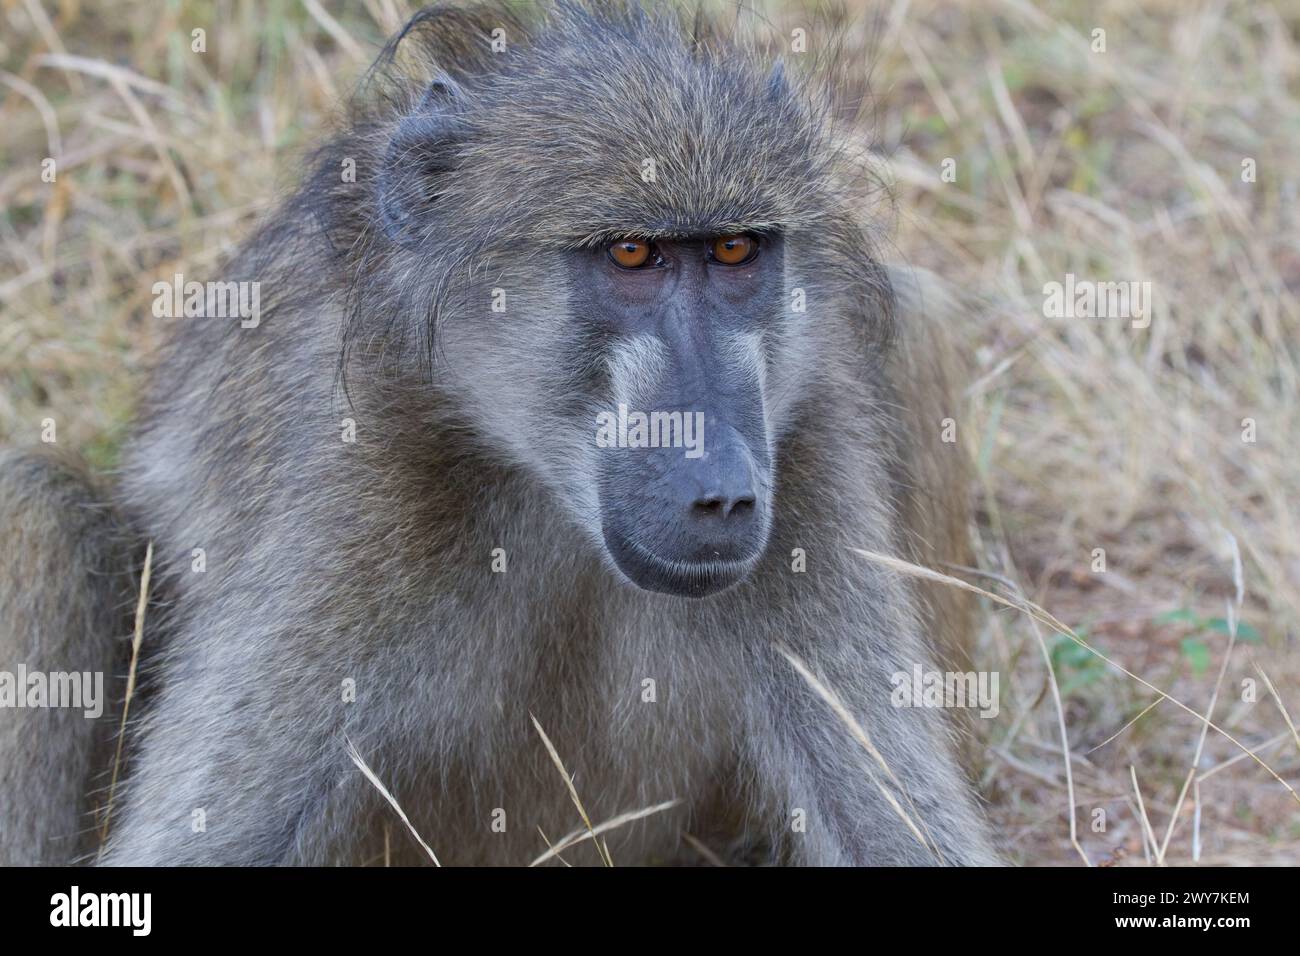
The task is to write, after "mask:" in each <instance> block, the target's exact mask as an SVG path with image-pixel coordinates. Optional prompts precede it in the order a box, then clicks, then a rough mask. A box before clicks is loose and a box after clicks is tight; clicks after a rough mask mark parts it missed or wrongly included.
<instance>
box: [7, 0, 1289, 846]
mask: <svg viewBox="0 0 1300 956" xmlns="http://www.w3.org/2000/svg"><path fill="white" fill-rule="evenodd" d="M1088 6H1090V7H1091V6H1093V5H1088ZM405 10H406V8H405V5H404V4H402V3H398V2H397V0H365V2H363V3H354V4H347V5H343V4H340V3H337V2H323V0H322V2H308V3H305V4H298V3H290V2H281V3H254V2H217V3H195V2H186V0H181V2H175V3H169V4H166V5H155V4H139V3H131V2H126V0H122V2H99V3H91V2H85V0H83V2H80V3H78V2H75V0H65V2H60V3H54V2H46V3H44V4H38V3H37V0H6V2H4V3H0V21H3V26H2V27H0V70H2V71H3V72H0V130H3V135H2V136H0V316H2V317H0V441H6V442H31V441H35V440H36V439H37V437H38V435H39V432H40V429H41V427H42V424H41V423H42V419H44V418H47V417H52V418H54V419H55V420H56V422H57V426H58V430H59V431H58V436H59V440H60V442H62V443H65V444H68V445H71V446H73V447H77V448H81V449H83V450H86V451H87V452H88V453H89V455H90V456H91V458H92V460H93V461H94V462H95V463H96V464H98V465H100V466H102V467H109V466H111V465H112V463H113V462H114V460H115V454H116V448H117V445H118V443H119V441H120V437H121V434H122V431H123V428H124V427H125V424H126V422H127V421H128V420H129V416H130V410H131V407H132V403H133V400H134V389H135V388H136V387H137V385H138V383H139V381H140V377H141V375H140V371H141V364H142V362H143V359H144V357H145V356H146V355H147V354H148V352H149V350H150V349H151V347H152V346H153V345H154V343H155V341H156V339H157V337H158V336H159V334H160V332H161V330H162V323H159V322H157V321H155V320H153V319H152V318H151V317H150V314H149V302H150V299H151V293H150V286H151V284H152V283H153V282H154V281H155V280H156V279H158V278H160V277H167V276H170V275H171V274H172V273H173V272H177V271H181V272H186V273H193V274H196V275H197V274H200V273H205V272H210V271H211V270H212V269H213V268H214V267H215V266H216V264H217V263H218V262H219V260H220V258H221V257H222V255H223V254H224V253H225V252H226V251H227V250H228V249H229V248H231V246H232V245H233V244H234V243H235V242H237V241H238V239H239V238H240V236H241V235H243V234H244V233H245V232H246V231H247V230H248V228H249V226H250V225H251V223H252V222H253V221H254V219H255V217H256V216H257V214H258V213H259V212H260V211H262V210H263V209H265V208H266V207H267V206H268V205H269V204H270V203H271V202H272V201H273V200H274V197H275V195H276V193H277V192H278V190H279V189H280V188H282V187H284V186H285V185H287V184H288V183H290V182H292V180H293V179H294V177H295V175H296V170H297V164H296V157H297V155H298V150H299V149H300V148H301V147H304V146H306V145H307V144H308V143H309V142H310V139H311V136H312V135H313V133H314V132H315V131H316V130H318V129H319V128H320V127H321V125H322V123H323V122H324V121H325V120H326V119H327V117H328V113H329V111H330V110H331V109H332V108H333V105H334V104H335V103H336V102H337V100H338V98H339V96H340V94H342V93H345V92H346V91H347V89H348V86H349V84H350V82H351V80H352V79H353V78H354V77H355V76H356V75H357V72H358V71H359V69H360V68H361V67H362V66H363V65H364V58H365V56H366V55H367V51H370V50H373V49H374V43H375V42H376V41H377V40H378V39H379V38H380V37H381V36H383V35H384V34H386V33H387V32H388V31H390V30H391V29H392V28H393V27H395V26H396V25H397V24H398V23H399V22H400V20H401V18H402V15H403V13H404V12H405ZM798 21H799V17H798V15H795V16H794V17H793V19H792V25H797V24H798ZM809 26H810V27H811V26H812V22H811V20H810V22H809ZM196 27H201V28H204V29H206V30H207V38H206V39H207V52H206V53H203V54H195V53H192V52H191V51H190V35H191V34H190V31H191V30H192V29H194V28H196ZM1096 27H1101V28H1104V29H1105V30H1106V41H1107V50H1106V52H1105V53H1095V52H1092V51H1091V50H1090V47H1089V43H1090V37H1091V31H1092V30H1093V29H1094V28H1096ZM861 32H862V37H856V36H851V37H850V38H849V47H850V55H857V53H856V51H855V50H854V49H853V47H854V44H855V43H861V44H865V43H866V40H865V37H866V36H867V35H868V32H869V31H867V30H865V29H864V30H863V31H861ZM812 39H813V40H814V42H815V41H816V39H817V36H816V32H815V28H814V30H813V32H812ZM875 42H876V46H877V49H878V54H877V55H876V57H875V68H874V77H873V84H874V90H875V95H876V97H877V101H876V103H875V110H874V113H875V120H876V124H877V139H878V141H879V143H880V146H881V149H882V151H883V154H884V156H885V157H886V160H885V167H886V169H887V172H888V175H889V176H890V178H891V179H892V180H893V182H894V183H895V184H896V188H895V192H896V195H897V199H898V205H899V210H900V214H899V223H898V230H897V236H896V246H897V252H898V254H899V255H901V256H902V257H904V258H905V259H907V260H908V261H911V262H913V263H915V264H917V265H922V266H926V267H929V268H931V269H933V270H935V271H936V272H938V273H940V274H941V275H943V276H945V277H946V278H947V279H949V280H951V281H953V282H955V283H957V284H959V285H960V286H962V287H964V288H966V289H968V290H971V291H972V292H975V293H977V294H979V295H980V296H982V297H983V298H984V299H985V300H986V301H987V302H988V303H989V304H990V307H989V308H988V309H987V310H984V311H983V312H981V313H978V314H976V313H973V314H972V315H971V316H970V321H969V322H967V323H963V324H962V325H961V327H959V328H955V329H954V334H956V335H957V336H959V337H960V339H961V342H962V344H963V346H964V349H965V352H966V354H967V355H968V356H969V357H970V359H971V362H972V365H973V367H974V376H973V382H974V384H973V385H972V386H971V387H970V389H969V390H968V391H967V393H966V395H965V401H964V404H963V406H962V408H961V409H959V410H958V413H957V414H956V415H955V417H956V418H957V420H958V422H959V432H960V434H961V436H962V437H963V439H964V440H965V441H966V442H967V444H968V445H969V446H970V448H971V450H972V453H973V454H974V455H975V457H976V460H977V462H978V465H979V469H978V472H979V486H978V488H976V489H973V493H974V494H976V495H977V496H978V500H979V503H980V522H979V529H978V530H979V533H980V536H981V545H982V548H981V550H982V554H981V565H982V568H983V572H984V574H985V577H984V578H983V579H982V580H978V583H980V584H981V585H987V586H988V587H989V589H990V590H991V591H993V592H995V593H998V594H1001V595H1003V596H1010V595H1012V594H1013V591H1012V590H1009V589H1008V588H1007V587H1006V586H1005V584H998V583H996V582H997V581H999V580H1000V581H1002V582H1005V583H1009V584H1012V585H1013V587H1014V588H1015V589H1018V590H1019V591H1020V592H1022V593H1023V594H1024V595H1025V596H1026V597H1027V598H1029V599H1030V600H1032V601H1033V602H1034V603H1035V604H1037V605H1039V606H1041V607H1044V608H1047V609H1049V610H1050V611H1051V612H1052V613H1053V614H1054V615H1055V617H1056V618H1058V619H1060V620H1061V621H1064V622H1067V623H1068V624H1069V626H1070V628H1071V629H1073V631H1074V632H1075V633H1076V634H1078V636H1080V637H1082V638H1084V639H1085V640H1086V642H1087V643H1088V644H1089V645H1090V646H1092V647H1094V648H1096V650H1097V651H1099V652H1100V653H1102V654H1104V655H1106V656H1107V657H1108V658H1110V659H1111V660H1113V661H1115V662H1116V663H1117V664H1118V665H1120V666H1121V667H1122V668H1124V669H1125V670H1127V671H1128V672H1130V673H1131V674H1133V675H1138V676H1139V677H1140V680H1137V679H1134V678H1133V677H1130V676H1127V675H1126V674H1125V673H1122V672H1121V671H1119V670H1117V669H1115V668H1112V667H1109V666H1107V665H1105V664H1100V663H1097V659H1096V658H1095V657H1093V656H1091V655H1090V654H1088V653H1087V652H1086V651H1081V650H1080V649H1079V648H1078V645H1076V644H1075V643H1073V642H1072V641H1070V640H1069V639H1068V638H1063V637H1061V636H1060V635H1055V634H1053V633H1052V632H1051V631H1050V630H1043V631H1036V628H1038V622H1036V621H1035V620H1034V619H1033V618H1032V617H1029V616H1026V615H1024V614H1021V613H1017V612H1014V611H1010V612H1008V611H1006V610H1002V611H998V610H994V607H995V605H993V604H992V603H990V604H989V608H990V610H989V613H988V615H987V616H986V619H985V620H986V623H985V626H984V628H983V631H982V633H981V635H980V644H979V648H978V652H977V654H976V660H977V662H978V664H979V666H982V667H986V668H992V669H998V670H1000V671H1001V672H1002V675H1003V681H1002V684H1003V690H1004V700H1003V707H1002V712H1001V714H1000V716H999V717H998V719H997V720H995V721H982V722H980V723H981V725H982V726H981V727H980V731H981V732H982V733H983V734H984V735H985V738H986V739H985V741H984V742H985V743H986V744H987V751H986V753H987V762H986V764H985V766H984V768H983V775H982V785H983V788H984V790H985V792H986V794H987V796H988V798H989V801H990V806H991V810H992V813H993V816H994V819H995V821H996V824H997V829H998V833H999V835H1000V844H1001V849H1002V851H1003V852H1004V853H1005V854H1006V855H1007V856H1008V857H1009V858H1010V859H1012V860H1017V861H1023V862H1034V863H1077V862H1078V859H1079V857H1078V853H1077V852H1076V851H1075V849H1073V848H1072V847H1071V843H1070V829H1069V826H1068V823H1067V807H1068V806H1069V803H1070V798H1069V796H1068V792H1069V791H1070V790H1072V791H1073V794H1074V800H1073V802H1074V803H1075V805H1076V806H1077V811H1076V812H1077V814H1078V816H1077V821H1078V833H1079V836H1078V839H1079V844H1080V847H1081V849H1082V851H1083V852H1084V853H1085V854H1086V855H1087V856H1088V858H1089V859H1090V860H1091V861H1092V862H1112V861H1120V860H1123V861H1127V862H1134V861H1136V862H1141V861H1143V860H1145V859H1147V858H1151V859H1152V860H1155V859H1158V858H1160V857H1163V858H1164V860H1165V861H1166V862H1169V863H1186V862H1189V861H1190V860H1191V859H1192V857H1193V853H1194V845H1193V844H1194V842H1195V852H1196V853H1198V854H1199V858H1200V860H1201V861H1202V862H1226V863H1266V862H1294V861H1295V859H1296V857H1297V855H1298V854H1297V845H1298V843H1300V814H1297V812H1296V806H1295V803H1294V802H1293V800H1292V797H1291V795H1290V794H1289V793H1288V792H1287V790H1286V788H1285V787H1283V786H1282V785H1280V784H1279V783H1278V781H1277V780H1275V779H1274V778H1273V777H1271V776H1270V775H1269V773H1268V772H1266V771H1265V770H1264V769H1262V768H1261V767H1259V766H1258V765H1256V764H1255V763H1254V762H1253V761H1252V760H1250V758H1249V757H1245V756H1244V755H1242V754H1241V753H1240V751H1238V750H1237V749H1236V747H1234V746H1233V744H1232V743H1230V742H1229V741H1228V740H1226V739H1225V738H1224V736H1223V735H1221V734H1219V733H1216V732H1213V731H1210V732H1208V733H1206V732H1205V731H1206V725H1205V724H1204V722H1203V721H1202V720H1200V719H1198V717H1196V716H1194V715H1192V714H1189V713H1187V712H1186V711H1183V710H1180V709H1179V708H1178V707H1176V706H1173V705H1172V704H1171V703H1170V702H1169V700H1167V699H1165V698H1163V697H1160V696H1159V695H1158V694H1157V693H1155V692H1153V691H1151V690H1150V689H1149V688H1148V687H1147V686H1144V685H1143V683H1142V682H1143V681H1145V682H1147V683H1148V684H1149V685H1154V686H1155V687H1158V688H1161V690H1162V691H1163V692H1164V693H1167V694H1168V695H1170V697H1173V698H1177V699H1178V700H1180V701H1182V702H1184V703H1185V704H1186V705H1187V706H1188V707H1189V708H1190V709H1191V710H1193V711H1195V712H1197V713H1200V714H1204V713H1205V712H1206V711H1207V710H1208V709H1209V708H1210V707H1211V701H1212V699H1215V698H1216V694H1217V700H1216V702H1215V704H1214V713H1213V715H1212V718H1211V719H1213V721H1214V722H1215V723H1216V724H1217V725H1218V726H1219V727H1221V728H1222V729H1223V730H1224V731H1226V732H1227V733H1228V734H1231V735H1232V736H1233V737H1235V738H1236V739H1237V740H1239V741H1241V742H1242V743H1243V744H1244V745H1245V746H1247V747H1249V748H1250V749H1252V750H1254V751H1255V752H1256V753H1258V754H1259V756H1260V757H1261V758H1262V759H1263V760H1265V761H1266V762H1267V763H1268V764H1269V765H1270V766H1271V767H1272V768H1273V769H1274V770H1276V771H1277V773H1278V774H1280V776H1281V777H1282V778H1284V779H1285V780H1288V781H1291V782H1292V783H1294V782H1295V781H1296V780H1297V779H1298V778H1300V740H1297V738H1296V735H1295V732H1294V730H1293V729H1292V724H1291V718H1290V716H1288V714H1287V713H1286V711H1287V710H1289V711H1290V712H1291V714H1292V715H1294V714H1295V713H1296V711H1297V709H1300V655H1297V647H1296V634H1297V615H1298V613H1300V531H1298V529H1297V517H1296V516H1297V513H1298V512H1300V509H1297V507H1296V505H1295V502H1296V501H1298V500H1300V467H1297V465H1298V464H1300V455H1298V454H1297V453H1296V451H1295V443H1296V440H1297V437H1298V436H1300V402H1297V400H1296V396H1297V369H1298V367H1300V307H1298V305H1297V299H1296V291H1297V289H1298V288H1300V235H1297V224H1296V223H1297V213H1296V209H1297V201H1296V200H1297V191H1298V190H1297V187H1298V185H1300V167H1298V166H1297V163H1296V159H1295V157H1296V156H1297V155H1298V154H1300V102H1298V97H1297V90H1298V86H1300V4H1297V3H1296V2H1294V0H1290V2H1287V3H1249V2H1241V3H1221V2H1219V3H1215V2H1206V3H1196V4H1193V3H1186V2H1174V0H1141V2H1139V0H1113V2H1109V3H1105V4H1098V5H1095V9H1091V10H1088V11H1085V9H1084V8H1083V6H1082V5H1078V4H1073V3H1067V2H1048V3H1042V4H1030V3H1028V2H1023V0H1008V2H1002V3H982V2H981V3H976V2H969V3H967V2H958V3H946V4H944V3H937V2H931V0H917V2H913V3H910V4H909V3H905V2H897V3H893V4H885V5H883V7H882V14H881V18H880V22H879V24H878V26H877V27H876V29H875ZM47 156H56V157H58V158H59V160H60V161H59V165H58V178H57V181H56V182H55V183H53V184H50V183H45V182H42V180H41V176H40V174H41V161H42V159H43V158H45V157H47ZM945 158H953V159H954V160H955V161H956V174H957V179H956V182H955V183H945V182H943V181H942V180H941V177H940V169H941V163H942V162H943V160H944V159H945ZM1246 158H1250V159H1253V160H1254V161H1255V166H1256V180H1255V182H1244V181H1243V179H1242V161H1243V159H1246ZM1067 272H1073V273H1074V274H1076V275H1077V276H1079V277H1080V278H1087V279H1091V280H1097V281H1106V280H1129V279H1132V280H1139V281H1140V280H1146V281H1150V282H1151V283H1152V284H1153V286H1154V289H1155V291H1156V295H1157V299H1158V302H1159V310H1158V312H1157V314H1156V316H1155V319H1154V321H1153V323H1152V325H1151V327H1150V328H1149V329H1145V330H1142V329H1134V328H1132V327H1131V325H1130V324H1129V323H1128V322H1125V321H1122V320H1099V319H1073V320H1056V319H1045V318H1044V317H1043V310H1042V304H1043V296H1042V294H1041V290H1042V287H1043V285H1044V283H1046V282H1049V281H1061V280H1063V278H1064V275H1065V274H1066V273H1067ZM1248 418H1249V419H1253V420H1254V422H1255V428H1256V441H1255V442H1253V443H1248V442H1244V441H1243V440H1242V428H1243V426H1242V420H1243V419H1248ZM1096 548H1104V549H1105V553H1106V563H1107V570H1106V572H1105V573H1104V574H1096V573H1093V572H1092V571H1091V570H1090V566H1091V563H1092V553H1093V550H1094V549H1096ZM1238 553H1239V561H1235V560H1234V555H1236V554H1238ZM1234 568H1235V569H1234ZM989 575H993V576H994V577H989ZM962 576H963V577H966V578H968V579H970V580H972V581H975V580H977V579H976V578H972V577H971V576H970V575H968V574H963V575H962ZM990 582H994V583H990ZM1234 626H1235V630H1236V640H1235V646H1234V647H1233V650H1232V654H1231V658H1230V659H1225V655H1226V654H1227V652H1228V650H1229V647H1230V646H1233V644H1232V642H1231V641H1230V638H1229V632H1231V631H1232V630H1233V627H1234ZM1040 638H1041V639H1042V640H1043V641H1044V642H1045V643H1044V645H1043V646H1045V647H1046V649H1047V653H1046V657H1047V658H1048V659H1049V660H1051V661H1052V663H1053V666H1054V673H1053V675H1052V676H1054V677H1055V678H1056V681H1055V683H1056V686H1057V687H1058V688H1059V692H1060V697H1061V707H1060V710H1059V714H1058V710H1057V708H1056V706H1055V705H1054V702H1053V695H1052V687H1053V682H1052V681H1050V680H1049V679H1048V677H1049V674H1048V670H1047V668H1046V666H1045V664H1044V656H1045V655H1044V654H1043V653H1042V652H1040V649H1039V646H1040V645H1039V640H1040ZM1256 667H1258V668H1259V670H1256ZM1221 671H1222V672H1221ZM1247 678H1250V679H1253V680H1254V681H1255V683H1256V685H1257V688H1258V690H1257V695H1256V699H1255V701H1254V702H1253V703H1251V702H1247V701H1244V700H1243V699H1242V681H1243V680H1244V679H1247ZM1155 701H1158V702H1159V703H1158V704H1157V705H1156V706H1152V704H1153V702H1155ZM1147 708H1149V709H1147ZM1144 709H1147V710H1145V712H1144ZM1135 718H1138V719H1135ZM1062 722H1063V723H1064V725H1065V728H1066V733H1067V734H1068V738H1069V746H1070V751H1071V759H1070V762H1069V766H1070V768H1071V770H1072V779H1071V781H1070V783H1071V786H1070V787H1069V788H1067V784H1066V775H1065V773H1064V764H1065V761H1064V758H1063V754H1062V751H1061V746H1060V724H1061V723H1062ZM869 729H870V728H867V730H869ZM1224 771H1228V772H1224ZM1138 785H1140V790H1139V789H1136V787H1137V786H1138ZM1139 804H1140V805H1139ZM1097 809H1102V810H1104V811H1105V813H1106V829H1105V831H1104V832H1094V830H1093V829H1092V823H1093V820H1094V811H1095V810H1097ZM1144 817H1145V820H1144ZM575 822H576V821H575ZM540 849H541V847H540V845H539V850H540ZM521 862H522V861H521Z"/></svg>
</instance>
